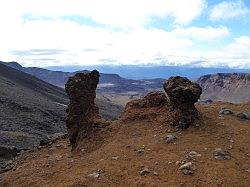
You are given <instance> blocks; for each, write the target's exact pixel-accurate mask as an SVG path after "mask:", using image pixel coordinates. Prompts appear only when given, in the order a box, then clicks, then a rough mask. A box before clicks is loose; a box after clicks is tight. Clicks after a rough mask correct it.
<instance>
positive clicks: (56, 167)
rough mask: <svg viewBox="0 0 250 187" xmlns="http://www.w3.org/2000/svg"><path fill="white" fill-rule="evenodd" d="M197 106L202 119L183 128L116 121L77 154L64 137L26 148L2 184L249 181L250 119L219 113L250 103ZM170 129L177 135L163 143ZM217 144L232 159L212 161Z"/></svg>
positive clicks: (244, 107) (241, 108)
mask: <svg viewBox="0 0 250 187" xmlns="http://www.w3.org/2000/svg"><path fill="white" fill-rule="evenodd" d="M197 108H198V109H199V111H200V113H201V119H200V120H199V121H198V122H197V123H196V124H195V125H194V126H192V127H190V128H189V129H188V130H185V131H180V132H172V129H170V127H169V126H168V124H165V125H162V124H157V123H155V122H154V121H133V122H128V123H126V124H124V123H121V122H120V121H116V122H114V123H113V124H112V125H111V126H109V127H107V129H106V130H100V133H101V131H105V132H106V133H104V135H103V136H102V137H101V138H97V143H94V144H92V143H93V142H86V149H82V150H81V151H80V152H79V153H75V154H72V153H71V151H70V150H71V147H70V146H69V142H68V140H67V139H64V140H59V141H58V142H56V143H54V144H52V145H48V146H46V147H43V148H41V149H40V150H34V151H33V152H29V153H24V154H22V155H21V156H19V157H18V158H17V161H16V162H17V165H16V166H15V167H14V168H13V169H12V170H10V171H7V172H5V173H2V174H0V186H11V187H12V186H72V187H73V186H75V187H76V186H249V185H250V146H249V145H250V136H249V135H250V122H249V120H242V119H239V118H237V117H235V116H232V115H225V116H219V114H218V112H219V111H220V110H221V109H222V108H229V109H231V110H233V111H241V112H248V113H250V103H248V104H241V105H234V104H229V103H221V102H217V103H214V104H210V105H202V104H199V105H197ZM102 134H103V133H102ZM169 134H174V135H175V136H176V137H177V140H176V141H175V142H173V143H166V141H165V140H164V138H165V137H166V136H167V135H169ZM217 148H221V149H223V150H225V151H228V152H230V154H231V159H229V160H216V159H215V158H214V155H213V153H214V150H215V149H217ZM90 150H91V151H90ZM191 151H195V152H196V153H198V156H196V157H193V159H191V162H192V163H193V165H194V166H195V170H194V173H193V174H192V175H184V174H183V173H182V172H181V171H180V170H178V168H179V166H178V165H177V163H180V162H182V161H185V160H186V161H187V157H186V156H187V154H188V153H189V152H191ZM178 161H180V162H178ZM176 162H177V163H176ZM143 171H144V172H143Z"/></svg>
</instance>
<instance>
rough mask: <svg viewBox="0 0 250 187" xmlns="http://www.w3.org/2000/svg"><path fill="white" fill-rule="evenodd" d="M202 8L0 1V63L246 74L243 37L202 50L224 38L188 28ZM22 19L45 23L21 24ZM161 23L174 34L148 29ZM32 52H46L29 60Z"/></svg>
mask: <svg viewBox="0 0 250 187" xmlns="http://www.w3.org/2000/svg"><path fill="white" fill-rule="evenodd" d="M205 8H206V1H205V0H192V1H183V0H175V1H174V0H133V1H132V0H127V1H125V0H123V1H122V0H105V1H104V0H91V1H90V0H89V1H87V0H53V1H51V0H36V1H35V0H22V2H21V1H18V0H8V1H4V0H0V25H1V29H0V41H1V42H0V49H1V50H0V58H1V60H9V61H10V60H16V61H19V62H22V63H23V64H24V65H27V66H48V65H67V64H79V65H93V64H100V63H102V64H103V63H107V64H147V63H152V64H164V63H166V64H171V65H185V64H192V63H193V61H199V60H204V63H201V65H203V66H215V65H222V64H227V65H230V66H235V67H248V68H250V67H249V66H250V56H249V54H250V49H249V36H244V37H240V38H237V39H235V41H233V42H232V43H231V44H229V45H227V46H226V47H222V48H220V49H218V48H217V49H215V48H212V49H211V48H210V49H209V50H206V49H205V48H206V46H208V45H210V46H212V44H213V42H215V41H217V40H221V39H223V38H224V37H228V36H230V31H229V29H228V28H227V27H224V26H219V27H211V26H206V27H197V26H189V25H188V24H190V23H191V22H192V21H193V20H194V19H196V18H198V17H199V16H200V15H201V14H202V11H203V10H204V9H205ZM24 15H31V17H33V18H34V17H39V16H42V17H46V18H50V19H35V20H32V19H31V20H24V19H23V16H24ZM65 15H79V16H86V17H88V18H91V19H92V20H94V21H96V22H98V23H101V24H104V25H106V26H104V27H94V26H90V25H84V24H79V23H77V22H74V21H71V20H69V19H67V20H65V19H62V16H65ZM166 17H172V18H173V22H172V24H174V25H175V26H176V27H175V29H174V30H170V31H165V30H161V29H156V28H152V27H151V26H150V23H151V21H152V20H151V19H155V18H164V19H165V18H166ZM145 26H149V27H145ZM110 27H111V28H112V29H110ZM113 27H118V28H120V29H113ZM127 28H128V29H127ZM202 42H203V43H202ZM201 43H202V44H204V46H205V47H204V48H203V49H202V48H201ZM33 49H41V51H48V52H46V53H45V54H43V55H39V53H38V54H37V56H35V55H29V53H31V52H34V50H33ZM32 50H33V51H32ZM13 51H15V52H14V53H13ZM37 51H38V52H39V50H37ZM37 51H36V52H37ZM50 51H51V52H53V51H61V52H62V53H54V54H53V53H50Z"/></svg>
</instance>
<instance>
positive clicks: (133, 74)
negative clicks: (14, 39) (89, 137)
mask: <svg viewBox="0 0 250 187" xmlns="http://www.w3.org/2000/svg"><path fill="white" fill-rule="evenodd" d="M93 68H94V69H97V70H99V71H100V72H102V73H108V74H110V73H111V74H113V73H115V74H118V75H120V76H122V77H124V78H126V79H135V80H141V79H155V78H161V79H167V78H169V77H170V76H177V75H179V76H183V77H188V78H189V79H192V80H196V79H198V78H199V77H200V76H203V75H207V74H216V73H250V69H231V68H227V67H220V68H204V67H190V66H159V65H158V66H156V65H152V66H149V65H144V66H142V65H97V66H78V65H74V66H51V67H46V69H49V70H53V71H59V70H60V71H66V72H74V71H79V70H83V69H84V70H92V69H93Z"/></svg>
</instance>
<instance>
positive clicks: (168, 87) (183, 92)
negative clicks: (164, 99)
mask: <svg viewBox="0 0 250 187" xmlns="http://www.w3.org/2000/svg"><path fill="white" fill-rule="evenodd" d="M163 88H164V90H165V92H166V93H167V95H168V98H169V100H170V102H171V105H172V106H173V107H174V109H173V110H174V111H175V114H176V116H175V122H174V125H177V126H179V127H180V128H184V129H185V128H188V127H189V126H190V124H191V123H192V122H193V121H194V119H195V118H197V117H198V111H197V109H196V108H195V106H194V103H196V102H197V101H198V99H199V98H200V95H201V94H202V88H201V87H200V86H199V84H197V83H193V82H191V81H190V80H189V79H187V78H185V77H180V76H176V77H170V78H169V79H168V80H166V81H165V83H164V85H163Z"/></svg>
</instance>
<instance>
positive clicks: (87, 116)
mask: <svg viewBox="0 0 250 187" xmlns="http://www.w3.org/2000/svg"><path fill="white" fill-rule="evenodd" d="M99 76H100V75H99V72H98V71H96V70H94V71H92V72H90V73H77V74H76V75H74V76H73V77H70V78H69V80H68V82H67V83H66V85H65V90H66V92H67V94H68V96H69V99H70V103H69V106H68V109H67V119H66V125H67V130H68V134H69V139H70V143H71V145H72V148H73V149H74V148H76V146H77V143H78V141H79V140H81V139H83V138H85V137H86V136H87V135H88V133H90V131H91V130H92V129H93V128H94V127H95V125H96V123H97V121H98V120H100V118H101V117H100V116H99V111H98V107H97V106H96V105H95V98H96V88H97V84H98V82H99Z"/></svg>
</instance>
